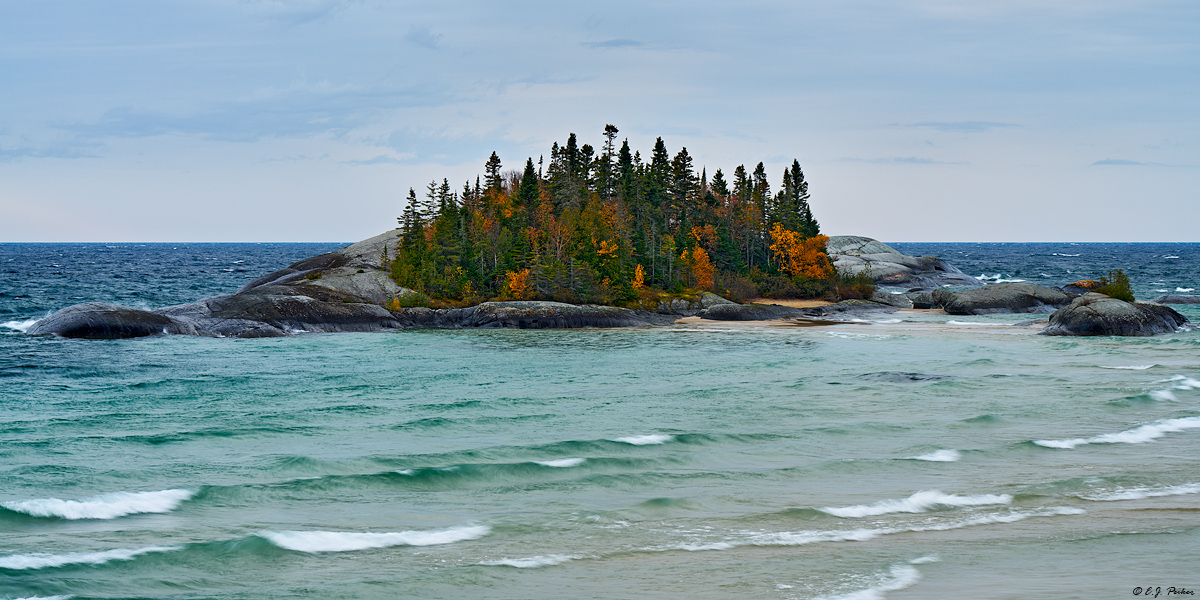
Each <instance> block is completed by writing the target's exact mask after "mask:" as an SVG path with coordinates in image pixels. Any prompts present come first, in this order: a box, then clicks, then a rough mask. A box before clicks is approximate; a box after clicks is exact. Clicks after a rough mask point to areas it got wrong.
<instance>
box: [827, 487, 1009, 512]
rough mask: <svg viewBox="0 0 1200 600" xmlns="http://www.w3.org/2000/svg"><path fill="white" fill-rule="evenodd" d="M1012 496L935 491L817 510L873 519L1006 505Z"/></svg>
mask: <svg viewBox="0 0 1200 600" xmlns="http://www.w3.org/2000/svg"><path fill="white" fill-rule="evenodd" d="M1010 502H1012V496H1010V495H1008V494H982V495H979V496H959V495H956V494H943V493H941V492H939V491H937V490H928V491H921V492H917V493H915V494H913V495H911V496H909V497H907V498H904V499H903V500H880V501H879V502H876V503H874V504H860V505H857V506H844V507H829V506H827V507H825V508H819V509H817V510H819V511H821V512H823V513H828V514H831V515H833V516H835V517H851V518H857V517H873V516H877V515H886V514H889V513H920V512H925V511H927V510H929V509H931V508H934V507H937V506H985V505H989V504H1008V503H1010Z"/></svg>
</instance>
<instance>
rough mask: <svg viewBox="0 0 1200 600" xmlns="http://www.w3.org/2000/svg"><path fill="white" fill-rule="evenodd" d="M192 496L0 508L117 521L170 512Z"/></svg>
mask: <svg viewBox="0 0 1200 600" xmlns="http://www.w3.org/2000/svg"><path fill="white" fill-rule="evenodd" d="M193 494H194V492H192V491H191V490H162V491H159V492H113V493H111V494H101V495H99V496H93V497H91V498H86V499H84V500H59V499H58V498H43V499H39V500H17V501H10V502H0V506H3V507H4V508H7V509H8V510H11V511H13V512H19V513H25V514H27V515H31V516H34V517H57V518H60V519H69V520H77V519H115V518H117V517H123V516H125V515H136V514H143V513H166V512H171V511H172V510H175V509H176V508H177V507H178V506H179V505H180V504H181V503H183V501H184V500H187V499H188V498H191V497H192V495H193Z"/></svg>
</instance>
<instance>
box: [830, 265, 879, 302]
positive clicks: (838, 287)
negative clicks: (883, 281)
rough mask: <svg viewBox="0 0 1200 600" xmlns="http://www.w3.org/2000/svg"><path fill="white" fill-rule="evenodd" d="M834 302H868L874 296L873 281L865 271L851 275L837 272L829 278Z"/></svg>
mask: <svg viewBox="0 0 1200 600" xmlns="http://www.w3.org/2000/svg"><path fill="white" fill-rule="evenodd" d="M830 287H832V288H833V289H832V291H831V295H832V296H834V298H833V299H834V300H870V299H871V296H873V295H874V294H875V280H874V279H872V278H871V276H870V275H869V274H868V273H867V272H866V271H860V272H859V273H858V274H856V275H851V274H849V273H847V272H845V271H838V272H836V273H834V275H833V277H831V278H830Z"/></svg>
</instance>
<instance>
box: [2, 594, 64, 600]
mask: <svg viewBox="0 0 1200 600" xmlns="http://www.w3.org/2000/svg"><path fill="white" fill-rule="evenodd" d="M74 597H75V594H59V595H57V596H26V597H24V598H13V600H67V599H68V598H74Z"/></svg>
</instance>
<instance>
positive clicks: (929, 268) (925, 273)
mask: <svg viewBox="0 0 1200 600" xmlns="http://www.w3.org/2000/svg"><path fill="white" fill-rule="evenodd" d="M825 253H826V254H827V255H829V260H831V261H832V262H833V266H834V268H836V269H838V270H839V271H841V272H843V273H847V274H850V275H858V274H860V273H866V274H867V275H868V276H870V277H871V279H872V280H874V281H875V284H876V285H883V286H904V287H942V286H947V285H949V286H971V285H980V281H979V280H978V279H976V278H974V277H971V276H970V275H967V274H965V273H963V272H962V271H959V270H958V269H956V268H954V267H953V266H951V265H950V264H949V263H947V262H946V261H944V260H942V259H940V258H937V257H935V256H908V255H907V254H901V253H900V252H898V251H896V250H895V249H894V248H892V247H891V246H888V245H887V244H884V243H882V242H880V241H878V240H873V239H871V238H868V237H861V236H855V235H838V236H833V237H831V238H829V241H828V242H826V243H825Z"/></svg>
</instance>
